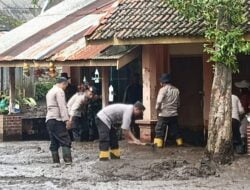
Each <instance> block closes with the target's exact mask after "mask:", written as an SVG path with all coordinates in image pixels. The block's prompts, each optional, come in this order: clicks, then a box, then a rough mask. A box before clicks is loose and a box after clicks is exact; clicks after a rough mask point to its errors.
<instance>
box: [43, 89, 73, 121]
mask: <svg viewBox="0 0 250 190" xmlns="http://www.w3.org/2000/svg"><path fill="white" fill-rule="evenodd" d="M46 103H47V115H46V122H47V121H48V120H50V119H56V120H57V121H64V122H65V121H68V120H69V114H68V110H67V104H66V99H65V93H64V91H63V89H61V88H59V87H58V86H57V85H54V86H53V88H51V89H50V90H49V92H48V93H47V95H46Z"/></svg>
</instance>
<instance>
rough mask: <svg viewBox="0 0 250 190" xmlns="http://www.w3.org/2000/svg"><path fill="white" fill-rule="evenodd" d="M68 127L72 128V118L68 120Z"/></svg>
mask: <svg viewBox="0 0 250 190" xmlns="http://www.w3.org/2000/svg"><path fill="white" fill-rule="evenodd" d="M66 128H67V129H71V128H72V122H71V120H69V121H66Z"/></svg>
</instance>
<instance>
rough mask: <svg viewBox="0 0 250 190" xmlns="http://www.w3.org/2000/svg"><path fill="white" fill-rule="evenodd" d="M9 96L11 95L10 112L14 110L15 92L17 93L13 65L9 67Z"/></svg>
mask: <svg viewBox="0 0 250 190" xmlns="http://www.w3.org/2000/svg"><path fill="white" fill-rule="evenodd" d="M9 85H10V86H9V96H10V103H9V114H11V113H13V112H14V106H15V98H16V97H15V94H16V88H15V85H16V84H15V68H14V67H11V68H9Z"/></svg>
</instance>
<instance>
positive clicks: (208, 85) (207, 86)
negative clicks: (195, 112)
mask: <svg viewBox="0 0 250 190" xmlns="http://www.w3.org/2000/svg"><path fill="white" fill-rule="evenodd" d="M208 59H209V55H207V54H206V53H204V54H203V91H204V99H203V102H204V104H203V105H204V106H203V118H204V126H205V129H207V126H208V116H209V109H210V98H211V89H212V83H213V75H214V74H213V63H211V62H207V61H208Z"/></svg>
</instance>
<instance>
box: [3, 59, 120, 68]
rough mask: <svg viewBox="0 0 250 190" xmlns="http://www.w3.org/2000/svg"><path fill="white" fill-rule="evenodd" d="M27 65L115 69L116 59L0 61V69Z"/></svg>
mask: <svg viewBox="0 0 250 190" xmlns="http://www.w3.org/2000/svg"><path fill="white" fill-rule="evenodd" d="M24 62H25V63H27V64H29V66H30V67H35V63H38V64H39V65H40V67H49V63H51V62H52V63H54V64H55V65H56V66H62V67H63V66H71V67H110V66H113V67H117V60H116V59H105V60H88V61H84V60H82V61H81V60H79V61H35V63H34V62H33V61H24V60H23V61H8V62H3V61H0V67H23V63H24Z"/></svg>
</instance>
